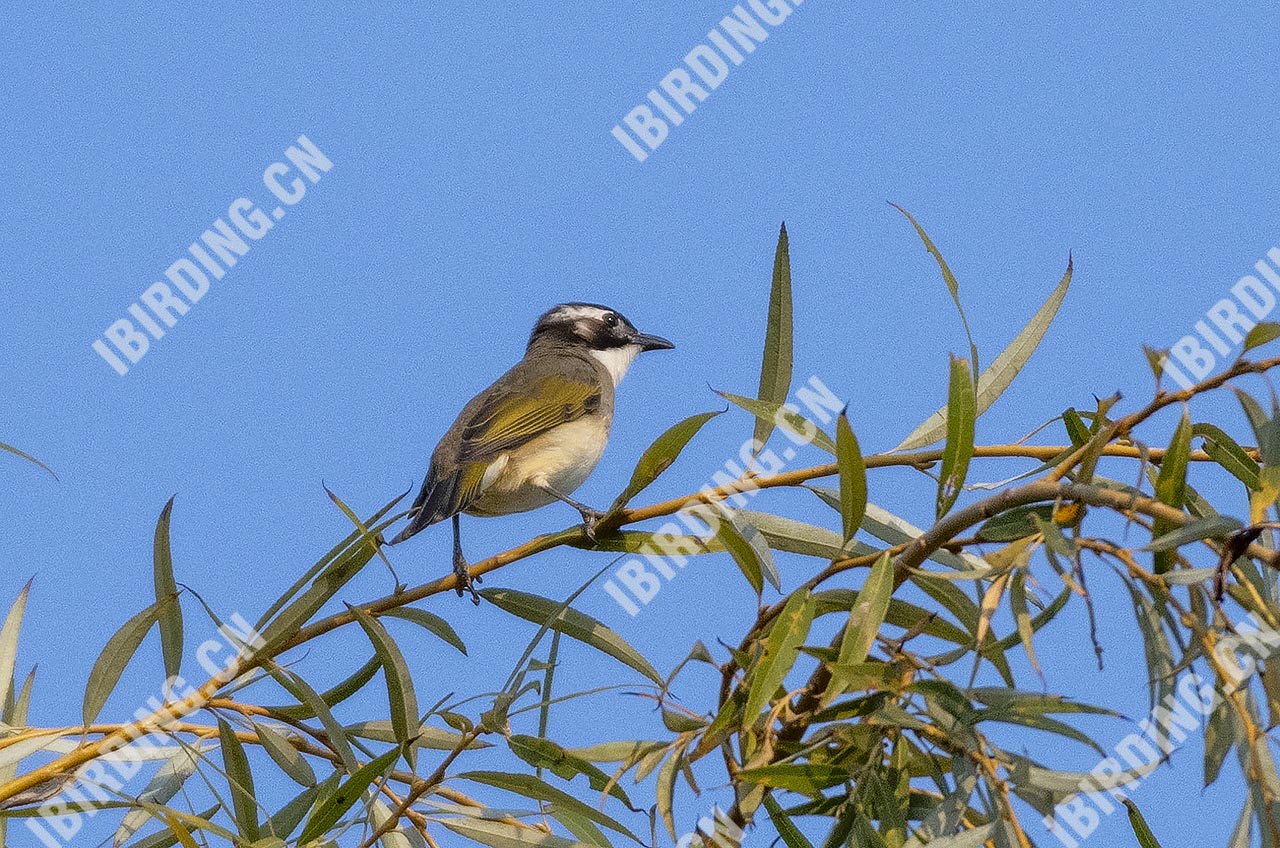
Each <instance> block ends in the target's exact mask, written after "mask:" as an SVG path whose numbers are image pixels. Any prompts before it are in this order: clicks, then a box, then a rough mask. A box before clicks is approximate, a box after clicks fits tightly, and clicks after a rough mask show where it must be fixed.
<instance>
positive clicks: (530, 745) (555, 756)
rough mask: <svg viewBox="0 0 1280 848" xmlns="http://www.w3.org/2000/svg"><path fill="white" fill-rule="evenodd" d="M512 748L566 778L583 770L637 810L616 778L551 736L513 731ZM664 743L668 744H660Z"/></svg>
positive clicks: (596, 783)
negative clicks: (548, 737)
mask: <svg viewBox="0 0 1280 848" xmlns="http://www.w3.org/2000/svg"><path fill="white" fill-rule="evenodd" d="M507 746H508V747H509V748H510V749H511V752H512V753H513V754H515V755H516V756H517V757H519V758H520V759H522V760H524V761H525V762H526V763H528V764H529V765H531V766H533V767H534V768H545V769H550V770H551V773H552V774H554V775H555V776H556V777H559V778H561V779H562V780H572V779H573V778H574V777H576V776H577V775H579V774H584V775H586V776H587V782H588V784H589V785H590V786H591V788H592V789H594V790H596V791H597V792H604V791H606V789H607V790H608V793H609V794H610V795H611V796H613V797H614V798H617V799H618V800H619V801H621V802H622V803H623V804H625V805H626V807H627V809H629V810H631V811H632V812H636V808H635V806H633V805H632V803H631V799H630V798H628V797H627V793H626V792H624V791H623V789H622V787H621V786H620V785H619V784H618V782H617V781H616V780H612V779H610V777H609V775H607V774H605V773H604V772H603V771H602V770H601V769H599V768H597V767H596V766H594V765H592V764H591V763H589V762H587V761H586V760H584V759H583V758H581V757H579V756H576V755H575V754H572V753H570V752H569V751H566V750H565V749H564V748H562V747H561V746H560V745H558V744H556V743H555V742H552V741H551V740H550V739H539V738H538V737H537V736H526V735H523V734H519V733H516V734H513V735H512V736H511V737H510V738H509V739H507ZM660 747H665V746H662V745H660Z"/></svg>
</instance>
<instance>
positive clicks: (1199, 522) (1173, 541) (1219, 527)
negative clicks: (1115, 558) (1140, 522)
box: [1142, 515, 1244, 551]
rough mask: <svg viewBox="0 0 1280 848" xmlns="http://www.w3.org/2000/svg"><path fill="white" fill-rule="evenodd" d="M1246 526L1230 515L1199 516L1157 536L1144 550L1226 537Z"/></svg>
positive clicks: (1170, 548) (1162, 549)
mask: <svg viewBox="0 0 1280 848" xmlns="http://www.w3.org/2000/svg"><path fill="white" fill-rule="evenodd" d="M1242 527H1244V525H1243V524H1241V523H1240V521H1239V519H1236V518H1232V517H1231V516H1229V515H1209V516H1206V517H1204V518H1197V519H1196V520H1195V521H1192V522H1191V523H1190V524H1184V525H1182V526H1181V527H1179V528H1178V529H1177V530H1171V531H1169V532H1168V533H1165V534H1164V535H1163V536H1157V537H1156V538H1154V539H1152V540H1151V543H1150V544H1148V545H1146V546H1144V547H1143V548H1142V550H1144V551H1172V550H1175V549H1176V548H1179V547H1181V546H1182V545H1189V544H1191V543H1192V542H1199V541H1200V540H1201V539H1225V538H1227V537H1228V536H1230V535H1231V534H1232V533H1235V532H1236V531H1238V530H1240V529H1241V528H1242Z"/></svg>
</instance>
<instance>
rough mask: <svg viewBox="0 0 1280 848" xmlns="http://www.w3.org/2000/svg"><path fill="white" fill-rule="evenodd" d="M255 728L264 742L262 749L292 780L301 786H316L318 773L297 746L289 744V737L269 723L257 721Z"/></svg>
mask: <svg viewBox="0 0 1280 848" xmlns="http://www.w3.org/2000/svg"><path fill="white" fill-rule="evenodd" d="M253 729H254V731H256V732H257V734H258V741H259V742H260V743H262V750H264V751H266V752H267V755H268V756H269V757H271V759H272V761H273V762H274V763H275V764H276V765H277V766H279V767H280V770H281V771H282V772H284V773H285V774H286V775H288V776H289V779H290V780H292V781H293V782H294V783H297V784H298V785H300V786H315V784H316V773H315V771H314V770H312V768H311V764H310V763H308V762H307V761H306V760H305V759H303V756H302V754H301V753H300V752H299V751H298V749H297V748H295V747H293V746H292V745H290V744H289V740H288V739H286V738H285V737H284V736H282V735H280V734H279V733H277V732H276V731H274V730H272V729H271V728H270V727H268V726H267V725H265V724H261V723H259V722H256V721H255V722H254V723H253Z"/></svg>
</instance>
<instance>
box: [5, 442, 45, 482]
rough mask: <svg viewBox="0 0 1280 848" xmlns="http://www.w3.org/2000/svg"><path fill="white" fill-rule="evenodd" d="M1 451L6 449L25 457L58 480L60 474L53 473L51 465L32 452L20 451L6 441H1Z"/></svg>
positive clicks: (7, 451)
mask: <svg viewBox="0 0 1280 848" xmlns="http://www.w3.org/2000/svg"><path fill="white" fill-rule="evenodd" d="M0 451H4V452H5V453H11V454H13V455H14V456H17V457H21V458H22V459H25V460H26V461H27V462H30V463H31V464H32V465H35V466H37V467H39V468H41V469H43V470H44V471H45V473H47V474H48V475H49V476H50V477H52V478H53V479H55V480H57V479H58V475H57V474H54V473H53V469H51V468H50V467H49V466H47V465H45V464H44V463H43V462H41V461H40V460H38V459H36V458H35V457H34V456H32V455H31V454H29V453H25V452H24V451H20V450H18V449H17V448H15V447H14V446H13V445H6V444H5V443H4V442H0Z"/></svg>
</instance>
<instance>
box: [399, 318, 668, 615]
mask: <svg viewBox="0 0 1280 848" xmlns="http://www.w3.org/2000/svg"><path fill="white" fill-rule="evenodd" d="M674 347H675V345H674V344H672V343H671V342H670V341H668V340H667V339H664V338H663V337H661V336H654V335H649V334H647V333H642V332H640V331H639V330H637V329H636V327H635V325H634V324H632V323H631V322H630V321H628V320H627V318H626V317H625V316H623V315H622V313H620V312H619V311H618V310H616V309H612V308H610V307H607V306H601V305H600V304H596V303H582V302H572V303H561V304H559V305H557V306H554V307H552V308H551V309H549V310H547V311H546V312H545V313H543V314H542V316H541V317H539V318H538V321H537V323H536V324H534V326H533V331H532V332H531V333H530V334H529V342H528V345H527V346H526V348H525V354H524V358H523V359H521V360H520V361H519V362H517V363H516V364H515V365H514V366H513V367H512V368H511V370H509V371H507V372H506V373H505V374H503V375H502V376H501V377H499V378H498V379H497V380H496V381H494V383H493V385H491V386H489V387H488V388H487V389H485V390H484V391H482V392H480V394H478V395H476V396H475V397H474V398H472V399H471V401H470V402H468V403H467V404H466V405H465V406H464V407H463V408H462V412H460V413H459V414H458V418H457V420H456V421H454V422H453V426H451V427H450V428H449V429H448V431H447V432H446V433H445V434H444V436H443V437H441V439H440V442H439V444H437V445H436V448H435V450H434V451H433V452H432V454H431V463H430V466H429V468H428V470H427V475H426V478H425V479H424V480H423V482H422V488H421V490H420V491H419V492H418V496H417V498H416V499H415V500H414V502H413V506H412V507H410V509H409V512H408V518H409V524H408V525H407V526H406V527H405V528H404V529H403V530H401V531H400V533H399V534H397V535H396V536H395V537H394V538H393V539H392V540H391V542H390V544H391V545H397V544H400V543H401V542H404V541H405V540H406V539H408V538H410V537H411V536H414V535H416V534H417V533H419V532H420V531H422V530H423V529H425V528H427V527H429V526H431V525H432V524H436V523H437V522H440V521H444V520H445V519H446V518H447V519H451V520H452V523H453V573H454V574H455V575H456V576H457V584H456V586H455V588H456V590H457V593H458V597H463V595H464V593H465V592H468V591H469V592H470V593H471V597H472V600H473V601H474V603H476V604H479V603H480V596H479V593H477V592H476V589H475V585H474V584H475V583H476V582H478V581H479V580H480V578H479V577H473V576H472V574H471V572H470V570H469V566H468V565H467V560H466V557H465V556H464V555H463V553H462V540H461V532H460V527H459V516H460V515H461V514H462V513H466V514H468V515H473V516H497V515H511V514H514V513H518V512H528V511H529V510H532V509H537V508H538V507H542V506H546V505H548V504H551V503H554V502H555V501H562V502H564V503H566V504H568V505H569V506H571V507H573V508H574V509H576V510H577V511H578V513H579V515H581V517H582V523H583V528H584V530H585V532H586V534H587V536H588V537H589V538H594V535H595V525H596V523H597V522H598V521H599V520H600V518H602V517H603V515H604V514H603V513H602V512H600V511H598V510H595V509H592V508H591V507H589V506H587V505H586V504H583V503H581V502H579V501H576V500H574V499H573V497H572V495H573V493H574V492H575V491H576V490H577V489H578V487H579V486H581V485H582V483H583V482H584V481H585V480H586V479H587V477H588V476H590V474H591V472H592V471H593V470H594V469H595V467H596V464H597V463H598V462H599V461H600V457H601V456H602V455H603V454H604V449H605V444H606V443H607V442H608V440H609V430H610V427H611V425H612V424H613V409H614V392H615V390H616V389H617V386H618V383H619V382H621V381H622V378H623V376H624V375H626V373H627V370H628V369H629V368H630V367H631V364H632V362H634V361H635V358H636V357H637V356H638V355H639V354H641V353H643V352H645V351H651V350H670V349H672V348H674Z"/></svg>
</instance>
